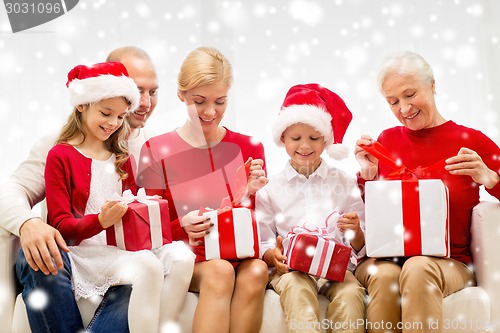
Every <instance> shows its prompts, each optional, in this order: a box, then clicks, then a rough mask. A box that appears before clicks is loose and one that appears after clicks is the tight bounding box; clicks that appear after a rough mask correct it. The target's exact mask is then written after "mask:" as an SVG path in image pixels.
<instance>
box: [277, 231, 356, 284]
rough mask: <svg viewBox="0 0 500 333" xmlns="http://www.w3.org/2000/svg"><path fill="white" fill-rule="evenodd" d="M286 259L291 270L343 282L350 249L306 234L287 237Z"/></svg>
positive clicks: (323, 238)
mask: <svg viewBox="0 0 500 333" xmlns="http://www.w3.org/2000/svg"><path fill="white" fill-rule="evenodd" d="M285 241H286V251H285V253H286V257H287V264H288V266H289V267H290V268H291V269H294V270H297V271H301V272H304V273H308V274H311V275H314V276H317V277H322V278H325V279H329V280H332V281H338V282H342V281H344V277H345V272H346V270H347V265H348V264H349V260H350V257H351V248H350V247H348V246H345V245H342V244H340V243H337V242H335V241H334V240H333V239H329V238H325V237H322V236H319V235H311V234H308V233H301V234H295V235H292V236H291V237H287V238H286V239H285Z"/></svg>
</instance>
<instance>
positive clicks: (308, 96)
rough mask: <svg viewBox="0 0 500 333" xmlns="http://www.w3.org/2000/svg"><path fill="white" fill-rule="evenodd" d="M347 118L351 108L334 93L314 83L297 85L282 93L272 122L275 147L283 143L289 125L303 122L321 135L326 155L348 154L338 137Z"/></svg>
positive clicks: (341, 134) (344, 130)
mask: <svg viewBox="0 0 500 333" xmlns="http://www.w3.org/2000/svg"><path fill="white" fill-rule="evenodd" d="M351 120H352V114H351V111H349V109H348V108H347V106H346V105H345V103H344V101H343V100H342V98H340V97H339V96H338V95H337V94H336V93H334V92H332V91H330V90H328V89H327V88H325V87H322V86H321V85H319V84H316V83H309V84H299V85H296V86H293V87H291V88H290V90H288V92H287V94H286V97H285V100H284V102H283V105H282V106H281V110H280V113H279V115H278V119H276V121H275V122H274V125H273V129H272V134H273V139H274V142H275V143H276V144H277V145H278V146H283V142H282V141H281V137H282V135H283V132H284V131H285V130H286V129H287V128H288V127H289V126H291V125H293V124H297V123H303V124H307V125H310V126H312V127H314V128H315V129H316V130H317V131H318V132H320V133H321V134H322V135H323V136H324V138H325V144H326V148H325V150H326V152H327V153H328V155H329V156H330V157H333V158H334V159H337V160H341V159H343V158H346V157H347V156H348V154H349V149H348V148H347V147H346V146H345V145H342V138H343V137H344V134H345V132H346V130H347V127H348V126H349V123H350V122H351Z"/></svg>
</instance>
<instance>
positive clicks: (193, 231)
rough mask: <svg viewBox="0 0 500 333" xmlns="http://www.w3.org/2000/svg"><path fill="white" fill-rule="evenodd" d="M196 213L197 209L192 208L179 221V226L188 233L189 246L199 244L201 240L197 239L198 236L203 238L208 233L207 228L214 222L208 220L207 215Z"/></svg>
mask: <svg viewBox="0 0 500 333" xmlns="http://www.w3.org/2000/svg"><path fill="white" fill-rule="evenodd" d="M198 214H199V211H198V210H193V211H191V212H189V213H187V214H186V215H184V217H183V218H182V221H181V226H182V227H183V228H184V231H185V232H186V233H187V234H188V237H189V245H191V246H196V245H201V244H202V241H200V240H198V238H203V237H205V236H206V235H208V234H209V233H210V231H209V230H208V229H210V228H211V227H213V226H214V224H213V223H211V222H210V218H209V217H207V216H200V215H198Z"/></svg>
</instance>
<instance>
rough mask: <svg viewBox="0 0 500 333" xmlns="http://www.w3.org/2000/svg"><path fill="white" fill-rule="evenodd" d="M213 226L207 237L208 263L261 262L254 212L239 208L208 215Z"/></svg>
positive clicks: (205, 239)
mask: <svg viewBox="0 0 500 333" xmlns="http://www.w3.org/2000/svg"><path fill="white" fill-rule="evenodd" d="M203 215H204V216H208V217H210V221H211V223H213V224H214V226H213V227H212V228H211V229H210V233H209V234H208V235H206V236H205V237H204V243H205V259H206V260H211V259H226V260H240V259H245V258H258V256H259V242H260V236H259V229H258V226H257V223H256V220H255V214H254V212H253V211H252V210H251V209H248V208H243V207H238V208H226V209H219V210H212V211H206V212H204V213H203Z"/></svg>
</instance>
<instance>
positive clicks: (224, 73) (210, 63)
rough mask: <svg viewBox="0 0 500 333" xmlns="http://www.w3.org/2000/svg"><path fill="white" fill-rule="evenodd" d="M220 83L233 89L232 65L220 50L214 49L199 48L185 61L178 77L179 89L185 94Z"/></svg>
mask: <svg viewBox="0 0 500 333" xmlns="http://www.w3.org/2000/svg"><path fill="white" fill-rule="evenodd" d="M219 81H222V82H224V83H226V84H227V86H228V87H231V84H232V83H233V70H232V67H231V63H230V62H229V60H228V59H227V58H226V57H225V56H224V55H223V54H222V53H221V52H220V51H219V50H217V49H215V48H213V47H199V48H197V49H195V50H193V51H191V52H190V53H189V54H188V55H187V56H186V58H185V59H184V62H183V63H182V65H181V69H180V72H179V75H178V77H177V88H178V89H179V92H181V93H183V92H186V91H188V90H191V89H194V88H196V87H199V86H203V85H207V84H211V83H214V82H219Z"/></svg>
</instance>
